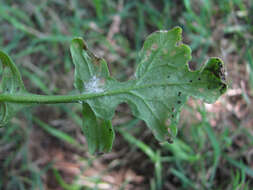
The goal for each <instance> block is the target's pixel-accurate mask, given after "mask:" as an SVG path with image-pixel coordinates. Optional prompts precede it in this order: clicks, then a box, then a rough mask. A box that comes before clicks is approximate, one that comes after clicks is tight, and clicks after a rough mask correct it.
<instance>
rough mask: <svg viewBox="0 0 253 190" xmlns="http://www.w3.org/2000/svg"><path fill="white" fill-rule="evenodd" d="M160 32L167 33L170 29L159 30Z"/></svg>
mask: <svg viewBox="0 0 253 190" xmlns="http://www.w3.org/2000/svg"><path fill="white" fill-rule="evenodd" d="M158 32H161V33H166V32H168V30H158Z"/></svg>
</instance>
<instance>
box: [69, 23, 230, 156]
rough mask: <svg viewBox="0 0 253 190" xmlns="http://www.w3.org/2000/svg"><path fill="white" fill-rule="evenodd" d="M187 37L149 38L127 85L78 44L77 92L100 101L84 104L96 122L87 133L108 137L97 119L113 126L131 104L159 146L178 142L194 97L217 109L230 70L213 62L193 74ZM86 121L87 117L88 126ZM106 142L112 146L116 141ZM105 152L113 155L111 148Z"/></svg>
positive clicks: (173, 33)
mask: <svg viewBox="0 0 253 190" xmlns="http://www.w3.org/2000/svg"><path fill="white" fill-rule="evenodd" d="M181 33H182V30H181V28H179V27H176V28H174V29H172V30H170V31H157V32H154V33H153V34H151V35H150V36H148V37H147V39H146V40H145V42H144V45H143V48H142V50H141V52H140V54H139V56H140V62H139V64H138V67H137V70H136V73H135V78H134V79H132V80H129V81H126V82H119V81H117V80H115V79H113V78H112V77H110V75H109V72H108V68H107V65H106V62H105V60H103V59H101V58H97V57H96V56H95V55H94V54H93V53H91V52H90V50H89V49H88V48H87V45H86V44H85V43H84V41H83V40H82V39H81V38H76V39H74V40H73V41H72V44H71V54H72V58H73V62H74V64H75V68H76V69H75V86H76V88H77V89H79V90H80V92H81V93H82V94H93V95H94V96H95V98H94V96H93V97H92V98H90V99H87V100H85V101H84V102H83V104H86V103H87V104H88V105H89V107H90V109H91V110H92V112H93V113H94V115H95V116H96V117H94V118H93V120H92V121H89V123H90V124H92V123H94V125H93V126H92V125H89V126H86V127H85V130H84V133H85V135H86V136H87V135H88V134H89V137H88V138H90V139H92V138H91V136H93V135H94V137H95V136H97V135H98V134H97V133H103V129H102V127H103V125H101V126H100V127H101V129H99V125H98V123H97V119H99V120H104V121H110V120H111V119H112V117H113V115H114V112H115V108H116V106H117V105H118V104H120V103H122V102H126V103H128V104H129V105H130V107H131V110H132V113H133V115H135V116H136V117H138V118H140V119H142V120H144V121H145V122H146V124H147V126H148V127H149V128H150V129H151V130H152V131H153V134H154V136H155V137H156V138H157V139H158V140H160V141H167V140H169V139H173V138H174V137H175V136H176V134H177V123H178V121H179V113H180V111H181V108H182V106H183V105H184V104H185V103H186V101H187V99H188V97H189V96H193V97H195V98H199V99H202V100H203V101H205V102H208V103H212V102H214V101H216V100H217V99H218V97H219V96H220V95H221V94H223V93H224V92H225V91H226V89H227V85H226V83H225V74H224V64H223V62H222V61H221V60H220V59H219V58H210V59H209V60H208V61H207V62H206V63H205V64H204V65H203V66H202V67H201V68H200V69H199V70H196V71H191V70H190V69H189V67H188V62H189V60H190V59H191V49H190V48H189V47H188V46H187V45H184V44H182V43H181V36H182V34H181ZM91 110H90V111H91ZM90 111H88V113H90ZM85 115H86V113H85V111H84V122H85ZM94 126H96V130H94V131H93V132H91V131H92V130H90V129H88V128H92V127H94ZM108 128H109V126H108ZM85 131H86V132H85ZM87 131H89V132H87ZM103 137H104V139H106V140H105V141H108V142H112V135H108V134H107V135H106V134H104V136H103ZM94 139H96V138H94ZM88 142H89V145H88V146H92V145H91V144H93V143H95V144H97V147H100V146H103V142H102V141H99V142H98V141H96V140H94V141H93V142H92V140H90V141H89V140H88ZM105 150H109V149H108V147H107V149H105ZM100 151H101V149H100Z"/></svg>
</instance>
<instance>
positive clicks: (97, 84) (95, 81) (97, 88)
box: [84, 76, 104, 93]
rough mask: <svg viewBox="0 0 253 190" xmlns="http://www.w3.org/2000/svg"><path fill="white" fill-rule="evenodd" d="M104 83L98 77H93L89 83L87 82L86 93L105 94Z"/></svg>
mask: <svg viewBox="0 0 253 190" xmlns="http://www.w3.org/2000/svg"><path fill="white" fill-rule="evenodd" d="M102 85H103V84H102V81H101V79H99V78H98V77H96V76H93V77H92V78H91V79H90V81H89V82H87V83H86V84H85V85H84V87H85V92H90V93H99V92H104V89H103V88H102Z"/></svg>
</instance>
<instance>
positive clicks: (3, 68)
mask: <svg viewBox="0 0 253 190" xmlns="http://www.w3.org/2000/svg"><path fill="white" fill-rule="evenodd" d="M0 63H1V65H0V72H1V73H0V74H1V82H0V93H1V94H17V95H18V94H24V93H26V90H25V87H24V84H23V81H22V78H21V75H20V73H19V70H18V68H17V67H16V65H15V64H14V62H13V61H12V60H11V58H10V57H9V56H8V55H7V54H6V53H4V52H3V51H0ZM22 107H24V104H16V103H9V102H0V126H4V125H6V124H7V123H8V122H9V120H10V119H11V118H12V116H13V115H15V113H16V112H18V111H19V110H20V109H21V108H22Z"/></svg>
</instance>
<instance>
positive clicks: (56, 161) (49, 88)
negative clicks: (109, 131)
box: [0, 0, 253, 190]
mask: <svg viewBox="0 0 253 190" xmlns="http://www.w3.org/2000/svg"><path fill="white" fill-rule="evenodd" d="M252 12H253V2H252V1H251V0H231V1H228V0H214V1H211V0H192V1H190V0H182V1H167V0H159V1H151V0H140V1H130V0H124V1H123V0H119V1H116V0H107V1H105V0H94V1H91V0H86V1H80V0H71V1H70V0H51V1H47V0H45V1H36V0H29V1H24V0H18V1H17V0H16V1H10V0H6V1H0V26H1V27H0V47H1V49H3V50H4V51H6V52H7V53H8V54H9V55H11V57H13V59H14V61H15V62H16V63H17V65H18V67H19V69H20V71H21V73H22V75H23V76H24V77H23V80H24V83H25V86H27V90H28V91H30V92H36V93H40V94H66V93H69V92H70V91H71V90H72V89H73V86H72V84H73V66H72V63H71V59H70V53H69V49H68V48H69V44H70V40H71V39H72V38H73V37H75V36H80V37H83V38H84V39H86V40H87V42H88V44H89V47H91V48H92V51H93V52H96V53H97V55H98V56H102V57H104V58H105V59H106V60H107V62H108V63H109V69H110V72H111V73H112V75H114V76H115V77H116V78H117V79H119V80H121V81H124V80H127V79H129V78H131V76H132V74H133V71H134V70H135V69H134V66H135V64H134V63H135V62H138V60H137V59H138V56H137V52H138V51H139V50H140V48H141V45H142V43H143V41H144V40H145V37H146V36H147V35H148V34H150V33H151V32H153V31H156V30H167V29H171V28H172V27H174V26H181V27H182V28H183V31H184V33H183V42H185V43H187V44H190V45H191V48H192V50H193V54H194V56H193V57H194V59H192V61H191V64H190V66H191V68H199V67H200V65H198V64H197V63H202V62H203V61H205V60H206V58H207V57H210V56H217V57H221V58H222V59H223V60H224V62H225V64H226V67H227V71H228V74H227V78H228V79H227V80H228V82H229V83H230V90H228V93H227V95H225V96H223V97H222V99H220V100H219V101H218V102H217V103H216V104H214V105H213V106H210V105H207V104H203V103H201V102H198V101H195V100H190V101H189V103H188V105H187V106H185V107H184V110H183V112H182V114H181V115H182V117H181V118H182V120H181V122H180V130H179V134H178V138H177V140H176V141H175V142H174V144H172V145H169V146H165V145H163V144H158V143H157V141H156V140H155V139H154V138H153V136H152V134H151V133H150V131H149V130H147V129H146V128H145V127H144V124H143V123H142V122H140V121H139V120H138V119H135V118H134V117H132V116H131V112H130V111H129V108H128V107H127V106H126V105H125V104H122V105H120V106H119V107H118V108H117V110H116V112H117V115H120V116H119V117H115V118H114V120H113V122H114V125H117V126H118V127H116V128H117V129H116V130H117V134H116V135H117V136H118V138H116V142H115V147H114V148H113V150H112V153H110V154H105V155H98V156H96V157H92V156H90V155H89V154H88V153H87V144H86V142H85V139H84V138H82V135H81V131H80V129H79V127H78V126H80V125H81V124H82V122H81V105H72V104H69V105H58V106H56V107H54V108H52V107H50V108H49V107H47V106H42V108H36V107H35V108H33V109H25V110H24V111H23V112H22V113H20V115H19V116H18V117H17V118H14V119H13V120H12V122H11V123H10V124H9V125H8V127H6V128H0V189H4V190H13V189H14V190H15V189H157V190H158V189H224V190H231V189H235V190H238V189H243V190H247V189H250V187H252V186H253V168H252V166H253V158H252V156H253V153H252V152H253V150H252V147H253V131H252V130H253V129H252V125H253V121H252V115H253V110H252V107H253V106H252V105H251V102H252V96H253V90H252V89H253V88H252V84H253V78H252V57H253V45H252V44H253V14H252ZM70 93H71V92H70ZM122 118H123V119H122ZM45 123H47V124H45ZM137 125H138V127H136V126H137ZM129 129H131V130H129ZM130 131H131V132H130ZM127 176H130V177H127Z"/></svg>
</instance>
